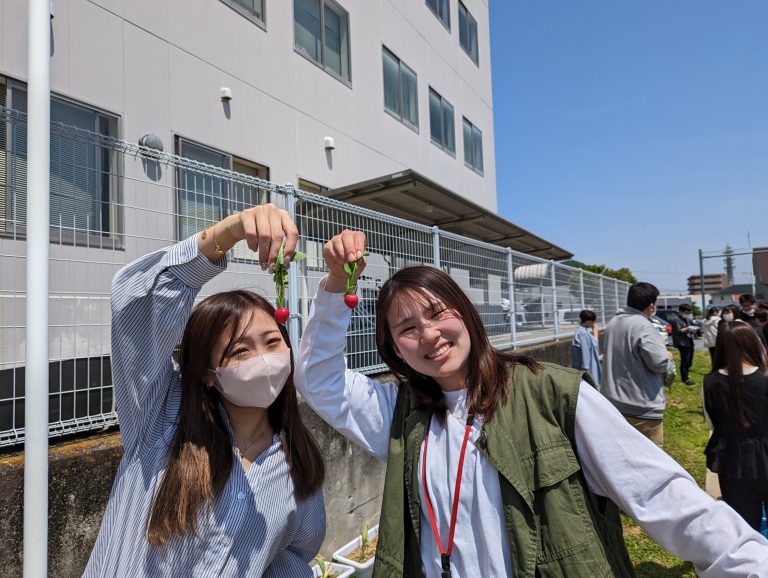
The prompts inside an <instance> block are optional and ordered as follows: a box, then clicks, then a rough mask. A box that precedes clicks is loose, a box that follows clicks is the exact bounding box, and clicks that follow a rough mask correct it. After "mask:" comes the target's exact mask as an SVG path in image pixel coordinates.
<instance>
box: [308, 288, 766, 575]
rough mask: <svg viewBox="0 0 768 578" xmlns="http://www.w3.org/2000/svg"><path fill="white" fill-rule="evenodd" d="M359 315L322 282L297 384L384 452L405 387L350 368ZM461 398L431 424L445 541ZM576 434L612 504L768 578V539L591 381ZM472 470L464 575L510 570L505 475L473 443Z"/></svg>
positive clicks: (600, 491) (465, 499) (463, 534)
mask: <svg viewBox="0 0 768 578" xmlns="http://www.w3.org/2000/svg"><path fill="white" fill-rule="evenodd" d="M349 317H350V312H349V310H348V309H347V308H346V307H345V306H344V304H343V301H342V297H341V295H340V294H332V293H327V292H325V291H324V290H323V289H322V288H321V289H319V290H318V293H317V296H316V297H315V300H314V303H313V307H312V312H311V314H310V320H309V321H308V323H307V325H306V327H305V330H304V334H303V336H302V341H301V347H300V350H299V359H298V363H297V366H296V372H295V377H294V378H295V383H296V386H297V388H298V389H299V391H301V393H302V394H303V395H304V397H305V399H306V400H307V402H308V403H309V405H310V406H311V407H312V408H313V409H314V410H315V411H316V412H317V413H318V414H319V415H320V416H321V417H322V418H323V419H324V420H325V421H327V422H328V423H329V424H330V425H331V426H332V427H333V428H335V429H336V430H337V431H339V432H340V433H342V434H344V435H345V436H346V437H348V438H349V439H351V440H352V441H353V442H355V443H356V444H357V445H359V446H361V447H362V448H364V449H365V450H367V451H369V452H371V453H372V454H373V455H375V456H376V457H378V458H379V459H382V460H386V459H387V451H388V446H389V433H390V426H391V422H392V415H393V411H394V406H395V400H396V398H397V388H398V386H397V385H396V384H394V383H382V382H380V381H377V380H375V379H372V378H370V377H367V376H365V375H362V374H360V373H356V372H354V371H351V370H348V369H346V366H345V362H344V356H343V349H344V341H345V339H344V335H345V332H346V329H347V325H348V323H349ZM463 397H465V395H464V396H463ZM463 397H462V392H458V393H457V394H449V396H448V399H447V401H448V404H449V411H450V413H451V415H449V419H448V425H447V427H446V428H443V427H442V426H440V425H439V424H438V423H437V421H436V420H433V423H432V425H431V429H430V441H429V455H428V461H427V471H428V474H427V485H428V487H429V492H430V496H431V497H432V505H433V508H434V510H435V516H436V518H437V522H438V526H439V529H440V536H441V538H442V539H443V541H444V543H445V542H446V541H447V536H448V525H449V520H450V510H451V505H452V502H453V487H454V482H455V476H456V471H457V464H458V459H459V450H460V448H461V441H462V437H463V434H464V427H463V424H464V419H465V417H466V410H467V408H466V404H465V403H464V401H463ZM452 416H453V417H452ZM453 422H455V424H454V423H453ZM481 427H482V419H480V420H477V421H476V422H475V426H474V427H473V431H472V433H471V437H470V439H472V440H474V439H476V436H477V435H478V434H479V431H480V428H481ZM575 441H576V450H577V454H578V458H579V461H580V463H581V467H582V471H583V473H584V476H585V479H586V483H587V486H588V488H589V490H590V491H591V492H592V493H594V494H597V495H600V496H605V497H607V498H609V499H611V500H612V501H614V502H615V503H616V504H617V505H618V506H619V507H620V508H621V509H622V510H623V511H624V512H626V513H627V514H628V515H629V516H631V517H632V518H634V519H635V520H636V521H637V522H638V523H639V524H640V525H641V526H642V527H643V528H644V529H645V530H646V531H647V532H648V533H649V534H650V535H651V536H652V537H653V538H654V539H655V540H656V541H657V542H658V543H659V544H661V545H662V546H663V547H664V548H666V549H667V550H669V551H670V552H672V553H673V554H675V555H677V556H679V557H681V558H683V559H685V560H691V561H692V562H693V564H694V566H695V568H696V571H697V572H698V574H699V575H700V576H702V577H705V578H715V577H718V578H720V577H734V578H735V577H737V576H738V577H739V578H744V577H748V578H758V577H763V578H766V577H768V540H766V539H765V538H763V537H762V536H761V535H760V534H759V533H757V532H755V531H754V530H753V529H752V528H751V527H750V526H748V525H747V524H746V522H744V520H742V518H741V517H740V516H739V515H738V514H737V513H736V512H734V511H733V510H732V509H731V508H730V507H728V506H727V505H726V504H725V503H723V502H717V501H715V500H713V499H712V498H711V497H709V496H708V495H707V494H706V493H705V492H703V491H702V490H701V489H700V488H699V487H698V486H697V485H696V482H695V481H694V480H693V479H692V478H691V476H690V475H689V474H688V473H687V472H686V471H685V470H684V469H682V468H681V467H680V466H679V465H678V464H677V463H676V462H675V461H674V460H673V459H672V458H671V457H669V456H668V455H667V454H666V453H664V452H663V451H662V450H660V449H659V448H658V447H656V445H654V444H653V443H652V442H650V441H649V440H648V439H647V438H646V437H645V436H643V435H642V434H640V433H639V432H637V430H635V429H634V428H633V427H632V426H630V425H629V424H628V423H627V421H626V420H625V419H624V417H622V415H621V414H620V413H619V412H618V411H617V410H616V409H615V408H614V407H613V405H612V404H611V403H610V402H608V401H607V400H606V399H605V398H604V397H603V396H602V395H600V393H598V392H597V391H595V390H594V389H593V388H592V387H591V386H589V385H588V384H586V383H582V384H581V388H580V390H579V397H578V402H577V406H576V440H575ZM463 476H464V477H463V478H462V490H461V501H460V506H459V514H458V518H457V523H456V537H455V543H456V545H455V546H454V552H453V554H452V556H451V564H452V566H453V569H454V575H455V576H457V577H461V578H463V577H470V576H484V577H493V576H511V569H510V563H509V556H510V553H509V545H508V542H507V539H506V531H505V529H504V525H503V522H504V521H503V514H502V507H501V496H500V493H499V488H498V484H499V481H498V472H497V471H496V470H495V469H494V468H493V466H492V465H491V464H490V463H488V461H487V460H486V459H485V457H484V456H483V455H482V454H480V453H479V452H478V451H477V450H476V448H475V447H474V445H470V446H468V447H467V455H466V457H465V464H464V475H463ZM422 483H423V482H422V479H421V472H419V492H420V498H421V504H422V519H421V522H422V523H421V540H420V542H421V555H422V563H423V564H424V567H425V570H426V575H427V577H428V578H433V577H435V578H437V577H439V576H440V555H439V550H438V549H437V544H436V543H435V539H434V537H433V536H432V530H431V526H430V524H429V521H428V519H427V518H426V517H425V507H424V500H423V496H422V495H421V494H422V493H423V490H422V489H421V487H422ZM499 552H503V556H499Z"/></svg>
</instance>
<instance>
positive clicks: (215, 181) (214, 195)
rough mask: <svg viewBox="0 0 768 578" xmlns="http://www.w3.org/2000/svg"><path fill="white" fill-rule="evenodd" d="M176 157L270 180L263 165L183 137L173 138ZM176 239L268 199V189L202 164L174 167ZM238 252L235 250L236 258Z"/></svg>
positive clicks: (267, 171) (183, 237)
mask: <svg viewBox="0 0 768 578" xmlns="http://www.w3.org/2000/svg"><path fill="white" fill-rule="evenodd" d="M176 151H177V153H178V154H179V156H182V157H185V158H188V159H190V160H193V161H197V162H200V163H205V164H207V165H213V166H214V167H217V168H220V169H225V170H227V171H235V172H237V173H241V174H243V175H247V176H251V177H257V178H260V179H264V180H267V179H269V169H268V168H267V167H265V166H263V165H259V164H256V163H252V162H250V161H246V160H244V159H240V158H237V157H233V156H232V155H229V154H226V153H223V152H220V151H217V150H216V149H212V148H209V147H206V146H203V145H199V144H197V143H194V142H192V141H189V140H187V139H185V138H180V137H179V138H177V139H176ZM176 190H177V195H178V214H179V231H178V232H179V238H180V239H186V238H187V237H189V236H190V235H193V234H194V233H198V232H200V231H202V230H203V229H204V228H205V227H208V226H210V225H212V224H213V223H215V222H217V221H220V220H221V219H223V218H224V217H226V216H227V215H230V214H232V213H237V212H239V211H242V210H243V209H247V208H248V207H253V206H254V205H260V204H262V203H266V202H268V201H269V192H268V190H267V189H266V188H263V187H260V186H259V185H258V184H257V183H253V182H249V181H248V180H247V179H241V178H238V175H235V174H226V173H219V174H216V171H211V170H208V169H206V168H205V167H201V168H199V169H197V168H192V167H183V168H179V169H178V170H177V174H176ZM237 253H238V251H237V250H236V251H235V256H236V257H237Z"/></svg>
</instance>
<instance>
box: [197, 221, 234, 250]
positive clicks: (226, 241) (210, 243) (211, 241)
mask: <svg viewBox="0 0 768 578" xmlns="http://www.w3.org/2000/svg"><path fill="white" fill-rule="evenodd" d="M238 225H239V215H229V216H228V217H225V218H224V219H222V220H221V221H219V222H217V223H214V224H213V225H211V226H210V227H207V228H205V229H203V231H202V232H201V233H200V235H199V236H198V238H197V248H198V250H199V251H200V252H201V253H202V254H203V255H205V256H206V257H207V258H208V259H209V260H210V261H216V260H218V259H219V258H220V257H221V255H222V254H224V253H226V252H227V251H229V250H230V249H231V248H232V247H233V246H234V244H235V243H237V242H238V241H240V240H241V238H243V237H240V238H238V236H237V226H238ZM240 228H241V230H242V226H241V227H240Z"/></svg>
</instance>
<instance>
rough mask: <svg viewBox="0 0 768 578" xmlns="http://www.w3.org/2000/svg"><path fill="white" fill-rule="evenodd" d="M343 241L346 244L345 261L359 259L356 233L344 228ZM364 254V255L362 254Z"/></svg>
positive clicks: (349, 261)
mask: <svg viewBox="0 0 768 578" xmlns="http://www.w3.org/2000/svg"><path fill="white" fill-rule="evenodd" d="M341 242H342V244H343V245H344V261H345V262H346V263H351V262H352V261H354V260H355V259H357V246H356V244H355V233H354V232H352V231H348V230H346V229H345V230H344V231H342V232H341ZM361 256H362V255H361Z"/></svg>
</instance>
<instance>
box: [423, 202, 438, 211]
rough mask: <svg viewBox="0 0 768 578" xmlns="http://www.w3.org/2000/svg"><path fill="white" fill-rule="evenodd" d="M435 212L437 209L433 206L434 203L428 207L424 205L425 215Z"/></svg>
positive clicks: (428, 204)
mask: <svg viewBox="0 0 768 578" xmlns="http://www.w3.org/2000/svg"><path fill="white" fill-rule="evenodd" d="M434 210H435V207H433V206H432V203H427V204H426V205H424V212H425V213H431V212H432V211H434Z"/></svg>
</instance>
